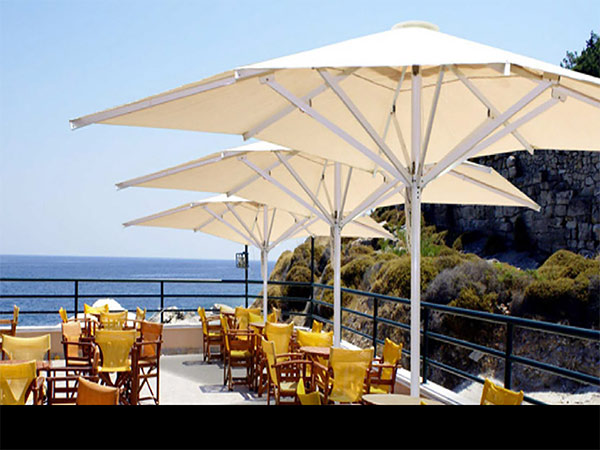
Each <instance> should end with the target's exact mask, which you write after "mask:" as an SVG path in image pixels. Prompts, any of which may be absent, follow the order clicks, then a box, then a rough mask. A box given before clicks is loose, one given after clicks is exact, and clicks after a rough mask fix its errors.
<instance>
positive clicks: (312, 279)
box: [308, 236, 315, 323]
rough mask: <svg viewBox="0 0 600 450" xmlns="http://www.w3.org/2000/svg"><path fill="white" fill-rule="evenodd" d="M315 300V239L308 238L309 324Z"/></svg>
mask: <svg viewBox="0 0 600 450" xmlns="http://www.w3.org/2000/svg"><path fill="white" fill-rule="evenodd" d="M314 298H315V238H314V237H313V236H311V237H310V306H309V309H308V313H309V317H310V323H312V320H313V308H314V303H313V300H314Z"/></svg>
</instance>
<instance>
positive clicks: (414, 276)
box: [410, 66, 422, 397]
mask: <svg viewBox="0 0 600 450" xmlns="http://www.w3.org/2000/svg"><path fill="white" fill-rule="evenodd" d="M420 71H421V70H420V67H419V66H413V67H412V75H413V76H412V81H411V83H412V87H411V154H412V155H411V156H412V166H413V167H412V180H411V187H410V395H411V396H413V397H419V390H420V386H419V384H420V376H419V375H420V372H421V346H420V344H421V186H422V185H421V180H420V174H421V167H420V161H421V154H422V153H421V152H422V150H421V73H420Z"/></svg>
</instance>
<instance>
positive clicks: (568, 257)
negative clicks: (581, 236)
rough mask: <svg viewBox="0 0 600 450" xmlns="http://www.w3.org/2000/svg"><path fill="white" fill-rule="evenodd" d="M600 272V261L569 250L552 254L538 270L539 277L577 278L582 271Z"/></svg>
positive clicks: (554, 278) (545, 278)
mask: <svg viewBox="0 0 600 450" xmlns="http://www.w3.org/2000/svg"><path fill="white" fill-rule="evenodd" d="M583 272H585V273H588V274H589V275H594V274H596V275H597V274H600V261H598V260H593V259H587V258H585V257H584V256H581V255H577V254H575V253H573V252H570V251H568V250H559V251H557V252H556V253H554V254H553V255H551V256H550V257H549V258H548V259H547V260H546V261H545V262H544V264H542V265H541V266H540V267H539V268H538V269H537V271H536V275H537V277H538V279H541V280H556V279H558V278H572V279H575V278H576V277H577V276H578V275H579V274H580V273H583Z"/></svg>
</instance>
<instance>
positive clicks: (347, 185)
mask: <svg viewBox="0 0 600 450" xmlns="http://www.w3.org/2000/svg"><path fill="white" fill-rule="evenodd" d="M351 178H352V167H349V168H348V176H347V178H346V187H345V188H344V195H343V196H342V204H341V206H340V211H344V209H345V208H346V198H347V197H348V189H349V188H350V179H351Z"/></svg>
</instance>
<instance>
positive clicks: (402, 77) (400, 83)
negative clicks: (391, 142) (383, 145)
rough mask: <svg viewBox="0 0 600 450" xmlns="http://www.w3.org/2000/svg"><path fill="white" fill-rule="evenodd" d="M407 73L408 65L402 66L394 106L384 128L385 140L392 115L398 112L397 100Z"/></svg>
mask: <svg viewBox="0 0 600 450" xmlns="http://www.w3.org/2000/svg"><path fill="white" fill-rule="evenodd" d="M405 75H406V66H404V67H403V68H402V74H401V75H400V80H398V85H397V86H396V91H395V92H394V99H393V100H392V106H391V108H390V113H389V114H388V117H387V119H386V121H385V128H384V130H383V137H382V138H383V140H385V138H386V136H387V133H388V129H389V127H390V122H391V121H392V116H393V115H395V114H396V101H397V100H398V95H400V89H401V88H402V83H403V82H404V76H405Z"/></svg>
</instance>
